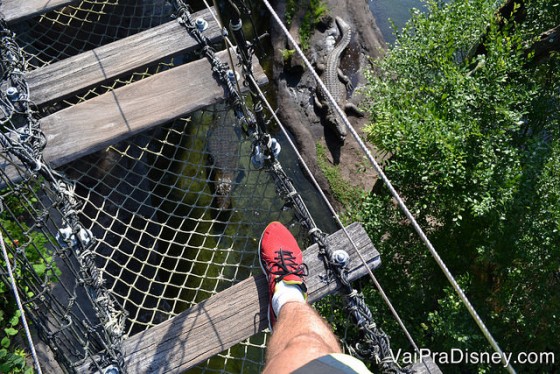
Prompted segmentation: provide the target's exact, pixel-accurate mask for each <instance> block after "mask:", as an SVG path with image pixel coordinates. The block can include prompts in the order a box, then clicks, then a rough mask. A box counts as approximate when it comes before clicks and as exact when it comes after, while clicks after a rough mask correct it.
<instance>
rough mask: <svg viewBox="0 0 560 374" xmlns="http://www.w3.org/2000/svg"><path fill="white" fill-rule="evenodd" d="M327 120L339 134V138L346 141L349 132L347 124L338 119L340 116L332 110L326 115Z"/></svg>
mask: <svg viewBox="0 0 560 374" xmlns="http://www.w3.org/2000/svg"><path fill="white" fill-rule="evenodd" d="M325 121H326V122H327V124H328V125H329V127H330V128H331V129H332V130H333V131H334V132H335V134H336V135H338V138H339V140H340V141H341V142H342V143H344V141H345V140H346V134H347V132H346V126H345V125H344V123H342V122H341V121H340V120H339V119H338V116H337V115H336V114H335V113H332V112H331V113H329V114H328V115H327V116H326V117H325Z"/></svg>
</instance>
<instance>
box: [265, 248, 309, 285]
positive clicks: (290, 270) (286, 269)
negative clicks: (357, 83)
mask: <svg viewBox="0 0 560 374" xmlns="http://www.w3.org/2000/svg"><path fill="white" fill-rule="evenodd" d="M275 253H276V254H277V256H276V257H274V260H275V262H272V263H270V264H269V265H268V272H269V273H270V274H273V275H278V277H277V278H275V280H276V282H280V281H281V280H283V279H284V278H285V277H287V276H288V275H297V276H299V277H306V276H307V275H308V274H309V269H308V268H307V264H305V263H301V264H298V263H297V262H296V261H295V260H296V258H295V257H294V255H293V252H292V251H286V250H284V249H282V248H280V249H279V250H278V251H276V252H275ZM274 268H276V270H273V269H274Z"/></svg>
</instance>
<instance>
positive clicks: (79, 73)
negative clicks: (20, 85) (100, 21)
mask: <svg viewBox="0 0 560 374" xmlns="http://www.w3.org/2000/svg"><path fill="white" fill-rule="evenodd" d="M193 17H194V18H198V17H200V18H203V19H205V20H206V21H207V22H208V29H206V30H205V31H204V35H205V36H206V37H207V38H208V39H210V40H211V41H212V42H215V41H217V40H218V38H219V37H220V36H221V31H220V27H219V26H218V24H217V22H216V21H215V20H214V18H213V17H212V14H211V12H210V10H208V9H205V10H203V11H200V12H197V13H194V14H193ZM197 46H198V43H197V42H196V40H194V39H193V38H192V37H191V36H190V35H189V33H188V32H187V30H186V29H185V27H184V26H182V25H180V24H179V22H177V21H171V22H168V23H165V24H163V25H160V26H158V27H154V28H151V29H149V30H147V31H143V32H141V33H138V34H135V35H132V36H129V37H127V38H124V39H120V40H117V41H115V42H113V43H110V44H107V45H104V46H101V47H98V48H95V49H93V50H91V51H87V52H84V53H82V54H80V55H77V56H74V57H70V58H67V59H65V60H62V61H59V62H56V63H54V64H51V65H47V66H45V67H42V68H40V69H36V70H33V71H31V72H29V73H27V74H26V78H27V82H28V84H29V91H30V92H31V98H32V100H33V102H34V103H35V104H37V105H41V104H45V103H48V102H52V101H55V100H61V99H64V98H66V97H69V96H71V95H72V94H75V93H77V92H79V91H82V90H84V89H86V88H90V87H93V86H95V85H98V84H100V83H103V82H106V81H109V80H111V79H115V78H117V77H119V76H122V75H123V74H125V73H128V72H131V71H134V70H136V69H139V68H142V67H145V66H150V65H154V64H155V63H157V62H159V61H162V60H165V59H167V58H169V57H171V56H174V55H177V54H179V53H185V52H190V51H192V50H194V49H195V48H196V47H197Z"/></svg>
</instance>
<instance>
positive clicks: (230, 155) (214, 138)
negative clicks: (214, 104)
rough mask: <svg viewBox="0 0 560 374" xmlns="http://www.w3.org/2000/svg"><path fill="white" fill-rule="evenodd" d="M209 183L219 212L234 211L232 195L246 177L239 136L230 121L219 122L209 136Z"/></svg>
mask: <svg viewBox="0 0 560 374" xmlns="http://www.w3.org/2000/svg"><path fill="white" fill-rule="evenodd" d="M207 141H208V143H207V147H208V148H207V150H208V168H207V173H208V181H209V184H210V188H211V190H212V193H213V194H214V201H213V205H214V206H215V207H216V208H217V209H218V210H219V212H224V211H230V210H231V209H232V199H231V195H232V192H233V188H234V186H235V185H237V184H239V182H240V181H241V179H242V178H243V177H244V173H243V171H242V170H241V169H240V167H239V144H240V143H239V135H238V134H237V132H236V128H235V127H234V126H233V125H232V124H231V123H228V121H217V123H216V124H215V125H214V126H212V128H211V129H210V130H209V131H208V134H207Z"/></svg>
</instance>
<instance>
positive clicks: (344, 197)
mask: <svg viewBox="0 0 560 374" xmlns="http://www.w3.org/2000/svg"><path fill="white" fill-rule="evenodd" d="M316 148H317V164H318V166H319V168H320V169H321V171H322V172H323V174H324V175H325V178H327V181H328V182H329V186H330V187H331V190H332V192H333V197H334V198H335V199H336V200H337V201H340V202H341V203H342V204H343V205H345V206H352V205H354V204H355V203H356V202H357V201H359V200H360V199H361V195H362V192H361V190H360V189H358V188H356V187H353V186H351V185H350V184H348V182H346V181H345V180H344V179H343V178H342V176H341V175H340V168H339V166H338V165H333V164H331V163H330V162H329V160H328V158H327V154H328V151H327V149H326V147H325V146H324V145H323V144H321V143H317V146H316Z"/></svg>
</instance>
